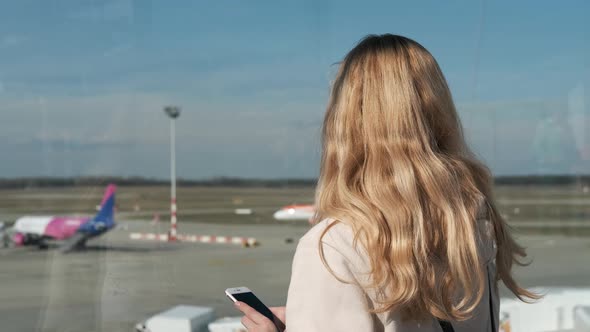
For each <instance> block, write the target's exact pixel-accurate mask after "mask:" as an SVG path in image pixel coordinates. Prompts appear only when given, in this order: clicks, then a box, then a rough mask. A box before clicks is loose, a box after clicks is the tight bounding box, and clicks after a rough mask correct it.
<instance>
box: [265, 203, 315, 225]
mask: <svg viewBox="0 0 590 332" xmlns="http://www.w3.org/2000/svg"><path fill="white" fill-rule="evenodd" d="M314 216H315V206H313V205H311V204H298V205H288V206H285V207H282V208H281V209H280V210H278V211H277V212H275V213H274V214H273V217H274V218H275V219H276V220H307V221H311V219H312V218H313V217H314Z"/></svg>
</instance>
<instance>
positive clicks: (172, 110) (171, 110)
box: [164, 106, 180, 242]
mask: <svg viewBox="0 0 590 332" xmlns="http://www.w3.org/2000/svg"><path fill="white" fill-rule="evenodd" d="M164 113H166V115H168V117H169V118H170V234H168V241H171V242H172V241H176V221H177V220H176V132H175V131H176V129H175V121H174V120H176V118H178V117H179V116H180V107H178V106H166V107H164Z"/></svg>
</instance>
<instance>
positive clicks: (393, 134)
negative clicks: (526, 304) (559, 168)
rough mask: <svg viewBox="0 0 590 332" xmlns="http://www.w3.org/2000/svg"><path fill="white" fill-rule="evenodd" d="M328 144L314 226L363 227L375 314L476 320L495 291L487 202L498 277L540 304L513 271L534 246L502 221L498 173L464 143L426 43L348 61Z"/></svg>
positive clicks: (377, 49)
mask: <svg viewBox="0 0 590 332" xmlns="http://www.w3.org/2000/svg"><path fill="white" fill-rule="evenodd" d="M322 145H323V152H322V161H321V169H320V177H319V181H318V186H317V190H316V205H317V214H316V220H318V221H319V220H321V219H324V218H333V219H335V220H337V222H344V223H347V224H349V225H350V226H351V227H352V228H353V230H354V233H355V244H356V243H358V242H359V241H360V243H361V245H362V246H363V247H364V249H365V250H366V252H367V253H368V254H369V259H370V263H371V280H372V281H371V284H370V285H367V286H366V287H375V288H378V289H385V290H387V291H386V294H387V295H386V297H385V298H384V299H383V300H381V301H379V302H380V303H379V304H380V307H378V308H374V309H373V310H372V311H374V312H385V311H389V310H397V311H399V312H400V313H401V314H402V317H405V318H407V319H421V318H425V317H427V316H428V315H432V316H434V317H437V318H440V319H450V320H464V319H467V318H469V317H471V315H472V314H473V311H474V309H475V308H476V306H477V304H478V303H479V302H480V301H481V298H482V296H483V294H484V291H485V287H487V283H486V275H485V273H486V272H485V269H483V267H484V262H483V261H482V260H483V258H482V257H480V255H478V245H477V241H478V239H477V230H476V224H475V223H476V220H477V218H476V216H477V214H478V212H479V211H480V210H481V206H482V202H483V203H484V205H487V211H488V212H487V214H488V215H487V218H488V219H489V220H491V221H492V223H493V226H494V233H495V240H496V243H497V255H496V264H497V278H498V279H499V280H502V281H503V282H504V284H505V285H506V286H507V288H508V289H510V290H511V291H512V292H513V293H514V294H515V295H516V296H517V297H519V298H520V299H522V300H524V299H525V298H527V297H528V298H537V296H536V295H535V294H533V293H531V292H529V291H527V290H526V289H524V288H522V287H520V286H519V285H518V284H517V282H516V281H515V280H514V278H513V277H512V275H511V270H512V266H513V263H517V264H522V263H521V262H520V261H519V260H518V258H519V257H525V256H526V253H525V250H524V249H523V248H522V247H520V246H519V245H518V244H517V243H516V242H515V240H514V239H513V238H512V236H511V235H510V233H509V229H508V227H507V225H506V223H505V221H504V220H503V219H502V217H501V215H500V213H498V210H497V208H496V204H495V203H494V199H493V197H492V190H491V187H492V178H491V174H490V172H489V171H488V169H487V168H486V167H485V166H484V165H483V164H482V163H480V162H479V161H478V160H477V159H476V158H475V156H474V155H473V153H472V152H471V151H470V149H469V148H468V146H467V144H466V143H465V139H464V137H463V133H462V126H461V123H460V120H459V117H458V115H457V112H456V110H455V106H454V104H453V99H452V97H451V93H450V91H449V88H448V86H447V83H446V80H445V78H444V76H443V73H442V72H441V70H440V68H439V66H438V64H437V62H436V60H435V59H434V58H433V56H432V55H431V54H430V53H429V52H428V51H427V50H426V49H425V48H424V47H422V46H421V45H420V44H418V43H417V42H415V41H413V40H411V39H408V38H405V37H401V36H395V35H390V34H386V35H380V36H376V35H371V36H368V37H366V38H365V39H363V40H362V41H361V42H360V43H359V44H358V45H357V46H356V47H355V48H353V49H352V50H351V51H350V52H349V53H348V54H347V55H346V57H345V58H344V61H343V62H342V63H341V64H340V66H339V71H338V74H337V76H336V78H335V81H334V83H333V87H332V92H331V96H330V101H329V104H328V107H327V111H326V114H325V118H324V124H323V132H322ZM332 225H334V224H332ZM325 234H326V232H324V235H325ZM322 259H323V255H322ZM324 263H326V262H325V260H324ZM458 294H459V298H458V299H457V296H458Z"/></svg>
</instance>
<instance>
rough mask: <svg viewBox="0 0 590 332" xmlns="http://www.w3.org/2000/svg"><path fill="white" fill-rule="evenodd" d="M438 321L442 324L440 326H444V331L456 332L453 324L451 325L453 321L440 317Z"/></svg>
mask: <svg viewBox="0 0 590 332" xmlns="http://www.w3.org/2000/svg"><path fill="white" fill-rule="evenodd" d="M438 323H439V324H440V327H442V329H443V332H455V329H454V328H453V325H451V323H449V322H447V321H446V320H440V319H439V320H438Z"/></svg>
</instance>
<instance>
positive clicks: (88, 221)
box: [11, 184, 117, 253]
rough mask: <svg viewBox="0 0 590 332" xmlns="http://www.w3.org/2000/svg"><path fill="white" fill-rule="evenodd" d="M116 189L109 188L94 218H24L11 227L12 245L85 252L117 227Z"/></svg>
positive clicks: (113, 187) (110, 185) (114, 187)
mask: <svg viewBox="0 0 590 332" xmlns="http://www.w3.org/2000/svg"><path fill="white" fill-rule="evenodd" d="M116 191H117V187H116V186H115V185H114V184H109V185H108V186H107V188H106V190H105V193H104V196H103V198H102V202H101V203H100V209H99V211H98V213H97V214H96V215H95V216H94V217H90V218H89V217H77V216H61V217H56V216H24V217H21V218H18V219H17V220H16V221H15V222H14V226H13V227H12V230H11V231H12V233H13V235H12V242H13V244H14V245H15V246H29V245H31V246H32V245H36V246H38V247H39V249H47V248H48V247H49V244H48V242H50V241H61V242H63V243H62V245H61V246H60V250H61V251H62V252H64V253H65V252H69V251H72V250H76V249H82V248H83V247H84V246H85V245H86V241H87V240H88V239H90V238H93V237H96V236H99V235H102V234H104V233H106V232H108V231H109V230H111V229H113V228H114V227H115V218H114V210H115V192H116Z"/></svg>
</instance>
